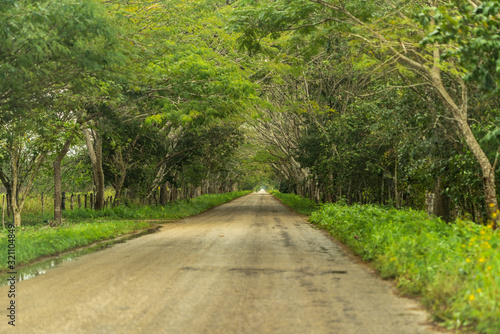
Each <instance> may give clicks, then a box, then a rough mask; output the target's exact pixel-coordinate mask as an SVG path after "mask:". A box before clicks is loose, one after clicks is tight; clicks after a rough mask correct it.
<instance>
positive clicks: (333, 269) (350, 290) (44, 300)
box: [0, 194, 433, 334]
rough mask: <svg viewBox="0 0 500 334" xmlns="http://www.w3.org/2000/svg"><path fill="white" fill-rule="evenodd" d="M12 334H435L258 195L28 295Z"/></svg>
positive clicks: (38, 283) (20, 293)
mask: <svg viewBox="0 0 500 334" xmlns="http://www.w3.org/2000/svg"><path fill="white" fill-rule="evenodd" d="M7 289H8V288H7V287H2V288H1V289H0V306H1V309H3V310H4V311H3V312H4V314H5V315H3V316H2V317H0V319H3V320H1V321H2V323H0V332H1V333H10V332H16V333H30V334H32V333H50V334H53V333H71V334H77V333H93V334H97V333H168V334H171V333H172V334H173V333H182V334H191V333H286V334H288V333H301V334H302V333H338V334H354V333H360V334H370V333H373V334H378V333H380V334H391V333H397V334H413V333H433V331H432V330H430V329H429V327H428V326H427V325H426V324H425V321H426V314H425V313H424V312H423V311H421V310H419V309H418V305H417V304H416V303H415V302H414V301H411V300H408V299H403V298H399V297H396V296H395V295H394V293H392V289H391V287H390V285H389V284H388V283H387V282H383V281H381V280H379V279H377V278H375V277H374V276H372V275H371V274H370V273H368V271H367V270H366V269H365V268H364V267H362V266H360V265H358V264H356V263H354V262H353V261H352V259H351V258H350V257H349V256H348V255H346V254H344V253H343V251H342V249H341V247H339V246H338V245H337V244H335V243H334V242H332V241H331V240H330V239H329V237H328V236H326V235H325V234H324V233H323V232H321V231H319V230H316V229H314V228H312V227H311V226H310V225H309V224H308V223H306V222H305V220H304V219H303V218H302V217H300V216H298V215H296V214H294V213H293V212H291V211H290V210H289V209H288V208H286V207H284V206H283V205H281V204H280V203H279V202H278V201H277V200H276V199H274V198H273V197H272V196H271V195H268V194H251V195H248V196H245V197H242V198H240V199H237V200H235V201H233V202H231V203H228V204H225V205H222V206H220V207H217V208H215V209H213V210H211V211H210V212H207V213H205V214H202V215H198V216H196V217H193V218H190V219H185V220H183V221H180V222H178V223H171V224H167V225H165V226H164V227H163V228H162V230H161V231H160V232H158V233H155V234H151V235H147V236H144V237H141V238H138V239H134V240H131V241H128V242H126V243H123V244H117V245H116V246H113V247H112V248H110V249H107V250H104V251H100V252H97V253H93V254H89V255H85V256H82V257H80V258H78V259H75V260H73V261H70V262H66V263H64V264H62V265H60V266H59V267H57V268H55V269H53V270H50V271H48V272H47V273H46V274H45V275H41V276H38V277H36V278H33V279H30V280H27V281H23V282H20V283H18V285H17V298H16V306H17V314H16V316H17V318H16V327H15V329H14V328H11V326H8V325H7V321H8V318H7V317H6V314H7V311H6V308H7V306H8V305H7V303H8V299H7Z"/></svg>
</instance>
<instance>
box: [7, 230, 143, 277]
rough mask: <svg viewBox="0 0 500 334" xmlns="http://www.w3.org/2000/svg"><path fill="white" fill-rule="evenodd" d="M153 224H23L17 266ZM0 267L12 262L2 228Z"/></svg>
mask: <svg viewBox="0 0 500 334" xmlns="http://www.w3.org/2000/svg"><path fill="white" fill-rule="evenodd" d="M149 226H150V224H149V223H147V222H141V221H102V222H88V221H87V222H80V223H73V224H68V223H66V224H63V225H61V226H59V227H58V228H51V227H48V226H40V225H39V226H22V227H20V228H18V229H17V230H16V235H15V246H16V248H15V256H16V261H15V262H16V266H19V265H22V264H25V263H28V262H30V261H33V260H35V259H37V258H40V257H43V256H50V255H55V254H59V253H61V252H64V251H66V250H70V249H73V248H77V247H81V246H86V245H89V244H92V243H94V242H97V241H102V240H107V239H113V238H116V237H119V236H121V235H124V234H127V233H131V232H134V231H137V230H142V229H145V228H148V227H149ZM0 238H1V240H2V242H0V271H6V270H7V266H8V259H7V255H8V250H7V230H3V231H1V232H0Z"/></svg>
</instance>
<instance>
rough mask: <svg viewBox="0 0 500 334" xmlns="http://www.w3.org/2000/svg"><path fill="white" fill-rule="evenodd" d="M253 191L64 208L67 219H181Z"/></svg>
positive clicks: (29, 219)
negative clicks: (162, 201)
mask: <svg viewBox="0 0 500 334" xmlns="http://www.w3.org/2000/svg"><path fill="white" fill-rule="evenodd" d="M248 193H250V191H235V192H231V193H226V194H210V195H202V196H199V197H196V198H194V199H190V200H185V201H176V202H172V203H167V205H165V206H160V205H143V206H125V205H120V206H117V207H111V208H106V209H104V210H100V211H95V210H91V209H74V210H65V211H63V219H66V220H67V221H78V220H82V219H85V220H87V219H180V218H185V217H189V216H193V215H196V214H198V213H200V212H203V211H206V210H208V209H210V208H212V207H214V206H217V205H220V204H223V203H226V202H229V201H230V200H233V199H235V198H238V197H241V196H243V195H246V194H248ZM52 217H53V213H50V212H49V213H46V214H44V215H33V214H28V215H23V224H25V225H36V224H40V223H42V222H43V221H44V220H50V219H52Z"/></svg>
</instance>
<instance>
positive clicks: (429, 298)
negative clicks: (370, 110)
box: [296, 199, 500, 334]
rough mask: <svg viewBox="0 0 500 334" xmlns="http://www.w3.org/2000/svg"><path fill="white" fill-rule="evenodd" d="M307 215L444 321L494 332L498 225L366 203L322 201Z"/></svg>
mask: <svg viewBox="0 0 500 334" xmlns="http://www.w3.org/2000/svg"><path fill="white" fill-rule="evenodd" d="M296 200H297V199H296ZM297 201H298V200H297ZM304 202H305V203H307V201H306V200H304ZM299 207H300V205H299ZM310 221H311V222H312V223H314V224H316V225H318V226H319V227H321V228H323V229H326V230H328V231H330V233H331V234H332V235H333V236H335V237H336V238H337V239H338V240H340V241H341V242H343V243H344V244H346V245H347V246H349V248H350V249H351V250H352V251H353V252H354V253H355V254H357V255H359V256H361V257H362V258H363V259H364V260H366V261H370V262H372V263H373V266H374V267H375V268H376V269H377V270H378V271H379V273H380V275H381V276H382V277H383V278H391V279H395V281H396V283H397V285H398V288H399V289H400V290H401V292H402V293H403V294H406V295H410V296H415V297H418V298H419V299H420V300H421V302H422V303H423V304H424V305H425V306H426V307H427V308H428V309H429V310H430V312H431V313H432V314H433V316H434V318H435V320H437V321H438V322H441V323H442V324H443V325H444V326H445V327H447V328H449V329H453V328H460V329H463V330H472V331H476V332H479V333H484V334H494V333H500V254H499V251H500V232H499V231H494V230H492V229H491V227H489V226H482V225H477V224H474V223H472V222H470V221H463V220H457V221H456V222H454V223H451V224H448V223H446V222H443V221H442V220H440V219H439V218H432V219H429V218H428V216H427V214H426V213H424V212H422V211H414V210H396V209H386V208H381V207H378V206H374V205H352V206H347V205H345V204H324V205H322V207H321V208H320V209H319V210H317V211H315V212H313V213H312V214H311V216H310Z"/></svg>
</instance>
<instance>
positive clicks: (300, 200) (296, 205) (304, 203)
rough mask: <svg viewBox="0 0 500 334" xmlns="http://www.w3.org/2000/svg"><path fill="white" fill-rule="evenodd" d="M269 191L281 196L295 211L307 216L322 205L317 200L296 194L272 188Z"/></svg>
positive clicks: (284, 202)
mask: <svg viewBox="0 0 500 334" xmlns="http://www.w3.org/2000/svg"><path fill="white" fill-rule="evenodd" d="M269 193H270V194H271V195H273V196H274V197H276V198H279V199H280V200H281V202H283V204H285V205H287V206H289V207H291V208H292V209H293V210H294V211H295V212H298V213H301V214H303V215H306V216H309V215H311V214H312V213H313V212H314V211H316V210H318V209H319V207H320V205H319V204H317V203H316V202H314V201H311V200H310V199H308V198H304V197H301V196H298V195H295V194H283V193H280V192H279V191H277V190H271V191H270V192H269Z"/></svg>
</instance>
